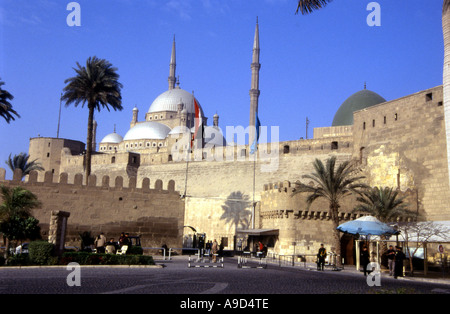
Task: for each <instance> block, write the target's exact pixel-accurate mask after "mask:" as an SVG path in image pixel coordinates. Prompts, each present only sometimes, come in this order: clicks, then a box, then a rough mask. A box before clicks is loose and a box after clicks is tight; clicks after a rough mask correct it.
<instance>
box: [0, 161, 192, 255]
mask: <svg viewBox="0 0 450 314" xmlns="http://www.w3.org/2000/svg"><path fill="white" fill-rule="evenodd" d="M67 178H68V176H67V174H66V173H61V175H60V179H59V180H58V181H54V180H53V174H52V173H51V171H47V172H46V173H45V178H44V180H43V181H38V175H37V172H34V171H33V172H32V173H31V174H30V175H29V176H28V180H27V182H23V181H21V170H20V169H19V170H16V171H15V173H14V177H13V179H12V180H5V170H4V169H1V168H0V185H6V186H9V187H16V186H21V187H23V188H25V189H27V190H29V191H31V192H33V193H34V194H36V195H37V196H38V199H39V200H40V201H41V202H42V206H41V208H39V209H35V210H33V213H32V214H33V216H34V217H35V218H36V219H38V220H39V221H40V226H41V232H42V234H43V238H44V239H45V238H46V237H47V236H48V231H49V223H50V217H51V213H52V212H54V211H64V212H69V213H70V217H69V219H68V225H67V226H68V227H67V228H68V229H67V238H66V246H71V245H73V246H77V247H79V246H80V237H79V234H80V233H83V232H85V231H88V232H91V235H92V236H96V235H98V234H99V233H100V232H103V233H104V234H105V236H106V237H107V239H108V240H109V239H110V238H114V239H115V240H116V241H117V240H118V238H119V236H120V234H121V233H122V232H128V233H130V235H141V237H142V245H143V246H144V247H161V246H162V245H163V244H166V245H167V246H168V247H173V248H180V247H182V235H183V227H184V201H183V200H182V199H180V194H179V192H177V191H175V182H174V181H166V182H165V184H166V186H165V187H164V186H163V184H164V183H163V182H162V181H160V180H156V181H155V182H154V183H153V184H152V186H150V181H149V180H148V179H143V180H142V181H143V182H142V183H141V184H140V185H141V187H140V188H137V187H136V178H130V179H128V178H126V179H125V180H124V179H123V178H122V177H120V176H119V177H115V178H114V180H113V182H111V180H112V178H110V177H109V176H103V177H101V178H97V176H95V175H91V176H90V177H89V183H88V186H86V185H83V184H84V182H83V176H82V175H81V174H79V175H76V176H75V180H74V182H73V183H68V180H67ZM124 181H128V183H127V186H128V187H124Z"/></svg>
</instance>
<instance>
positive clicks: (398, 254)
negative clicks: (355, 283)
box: [317, 244, 406, 279]
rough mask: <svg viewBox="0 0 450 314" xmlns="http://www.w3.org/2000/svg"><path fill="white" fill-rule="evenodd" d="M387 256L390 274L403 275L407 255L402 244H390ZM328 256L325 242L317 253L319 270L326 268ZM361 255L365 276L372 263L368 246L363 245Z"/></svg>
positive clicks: (395, 276) (394, 275)
mask: <svg viewBox="0 0 450 314" xmlns="http://www.w3.org/2000/svg"><path fill="white" fill-rule="evenodd" d="M386 256H387V258H388V267H389V276H393V277H394V278H396V279H397V277H403V261H404V260H405V259H406V255H405V253H403V251H402V248H401V247H400V246H396V247H395V249H394V247H393V246H392V245H390V246H389V249H388V250H387V251H386ZM326 257H327V250H326V249H325V247H324V246H323V244H321V245H320V248H319V252H318V253H317V270H323V269H324V266H325V259H326ZM360 257H361V259H360V261H361V266H362V267H363V272H364V276H367V274H368V273H369V272H370V271H368V270H367V267H368V265H369V264H370V253H369V250H368V249H367V246H363V248H362V251H361V256H360Z"/></svg>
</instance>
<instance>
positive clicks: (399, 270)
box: [361, 245, 406, 279]
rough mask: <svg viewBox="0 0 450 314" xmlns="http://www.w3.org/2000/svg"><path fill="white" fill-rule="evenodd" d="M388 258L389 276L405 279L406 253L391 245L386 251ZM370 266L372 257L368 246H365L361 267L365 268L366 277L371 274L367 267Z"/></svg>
mask: <svg viewBox="0 0 450 314" xmlns="http://www.w3.org/2000/svg"><path fill="white" fill-rule="evenodd" d="M386 256H387V258H388V267H389V276H394V278H395V279H397V277H403V261H404V260H405V259H406V255H405V253H403V251H402V248H401V247H400V246H396V247H395V249H394V247H393V246H392V245H389V249H388V250H387V251H386ZM369 264H370V255H369V251H368V249H367V246H364V247H363V249H362V251H361V265H362V267H363V271H364V276H366V275H367V273H368V272H369V271H368V270H367V266H368V265H369Z"/></svg>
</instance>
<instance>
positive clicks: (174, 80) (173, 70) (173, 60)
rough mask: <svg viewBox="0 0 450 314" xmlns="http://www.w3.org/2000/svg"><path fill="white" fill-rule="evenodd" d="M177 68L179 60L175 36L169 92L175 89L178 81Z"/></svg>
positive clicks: (171, 57)
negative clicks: (176, 52)
mask: <svg viewBox="0 0 450 314" xmlns="http://www.w3.org/2000/svg"><path fill="white" fill-rule="evenodd" d="M176 67H177V60H176V54H175V35H173V44H172V55H171V56H170V72H169V90H171V89H174V88H175V83H176V81H177V79H176V77H175V69H176Z"/></svg>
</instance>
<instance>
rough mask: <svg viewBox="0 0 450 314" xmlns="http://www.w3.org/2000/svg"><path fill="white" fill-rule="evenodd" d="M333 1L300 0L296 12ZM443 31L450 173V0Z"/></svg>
mask: <svg viewBox="0 0 450 314" xmlns="http://www.w3.org/2000/svg"><path fill="white" fill-rule="evenodd" d="M331 1H332V0H299V1H298V4H297V11H296V12H295V13H296V14H297V13H298V12H301V13H302V14H308V13H311V12H313V11H314V10H319V9H321V8H323V7H324V6H326V5H327V4H328V3H330V2H331ZM442 32H443V35H444V68H443V98H444V99H443V102H444V113H445V130H446V137H447V138H446V142H447V162H448V164H447V170H448V172H449V173H450V0H444V1H443V5H442ZM449 180H450V175H449ZM449 184H450V181H449Z"/></svg>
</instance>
